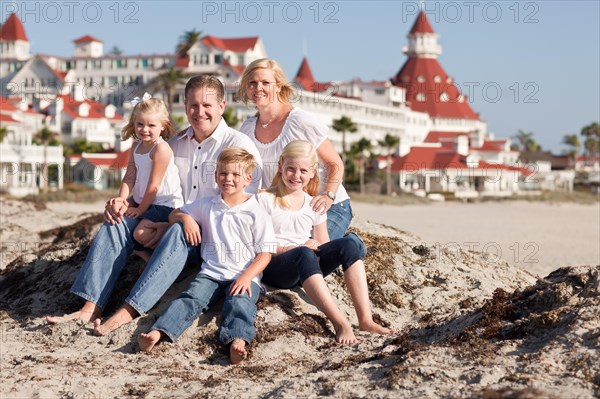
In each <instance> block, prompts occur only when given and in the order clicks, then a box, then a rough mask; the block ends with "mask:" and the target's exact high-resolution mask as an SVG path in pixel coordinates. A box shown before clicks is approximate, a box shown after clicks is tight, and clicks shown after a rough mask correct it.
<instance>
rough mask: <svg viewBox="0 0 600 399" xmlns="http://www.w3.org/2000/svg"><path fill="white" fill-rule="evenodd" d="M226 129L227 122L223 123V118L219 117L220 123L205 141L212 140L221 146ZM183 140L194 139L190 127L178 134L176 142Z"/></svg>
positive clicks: (192, 130)
mask: <svg viewBox="0 0 600 399" xmlns="http://www.w3.org/2000/svg"><path fill="white" fill-rule="evenodd" d="M228 127H229V126H227V122H225V119H223V117H221V121H220V122H219V124H218V125H217V128H216V129H215V131H214V132H213V133H212V134H211V135H210V136H209V137H208V138H207V140H208V139H210V138H212V139H214V140H215V141H216V142H217V143H219V144H221V143H222V142H223V139H224V138H225V131H226V130H227V128H228ZM183 138H187V139H188V140H191V139H193V138H194V129H193V128H192V127H191V126H188V128H187V129H186V130H184V131H182V132H181V133H180V134H179V136H178V137H177V140H181V139H183Z"/></svg>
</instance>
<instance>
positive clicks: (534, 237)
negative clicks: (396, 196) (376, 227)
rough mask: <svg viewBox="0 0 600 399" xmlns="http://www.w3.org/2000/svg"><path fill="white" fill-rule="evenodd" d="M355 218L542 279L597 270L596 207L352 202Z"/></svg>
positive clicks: (599, 235)
mask: <svg viewBox="0 0 600 399" xmlns="http://www.w3.org/2000/svg"><path fill="white" fill-rule="evenodd" d="M352 209H353V211H354V213H355V214H356V215H357V216H358V217H360V218H364V219H366V220H370V221H373V222H377V223H382V224H385V225H389V226H393V227H395V228H398V229H400V230H403V231H407V232H410V233H412V234H415V235H416V236H418V237H421V238H422V239H423V240H424V241H425V242H428V243H429V244H433V245H434V246H438V247H440V248H446V247H452V246H461V247H462V248H466V249H472V250H474V251H481V252H484V253H486V254H487V255H488V259H489V261H490V262H496V261H498V260H499V259H503V260H506V261H507V262H509V263H510V264H512V265H515V266H517V267H519V268H521V269H524V270H527V271H528V272H530V273H532V274H534V275H539V276H545V275H546V274H548V273H550V272H551V271H553V270H555V269H556V268H558V267H563V266H579V265H598V264H600V204H599V203H596V204H593V205H583V204H576V203H558V204H549V203H543V202H526V201H503V202H493V201H489V202H480V203H461V202H442V203H431V204H426V205H403V206H394V205H380V204H370V203H364V202H357V201H355V202H353V203H352Z"/></svg>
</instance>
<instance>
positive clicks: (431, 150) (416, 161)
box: [392, 147, 467, 171]
mask: <svg viewBox="0 0 600 399" xmlns="http://www.w3.org/2000/svg"><path fill="white" fill-rule="evenodd" d="M421 169H426V170H434V169H467V164H466V159H465V156H464V155H461V154H459V153H457V152H454V151H448V150H447V149H445V148H440V147H412V148H411V149H410V152H409V153H408V154H406V155H405V156H403V157H400V158H398V157H395V158H394V161H393V162H392V170H393V171H400V170H411V171H416V170H421Z"/></svg>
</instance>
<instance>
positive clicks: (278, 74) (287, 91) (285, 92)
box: [237, 58, 294, 104]
mask: <svg viewBox="0 0 600 399" xmlns="http://www.w3.org/2000/svg"><path fill="white" fill-rule="evenodd" d="M257 69H270V70H272V71H273V74H274V76H275V82H276V83H277V84H278V85H279V86H280V87H281V91H280V92H279V93H278V94H277V98H278V99H279V101H281V102H282V103H289V102H290V98H291V97H292V95H293V94H294V87H293V86H292V84H291V83H290V82H289V81H288V79H287V78H286V77H285V73H284V72H283V68H281V65H279V63H278V62H277V61H275V60H272V59H269V58H260V59H258V60H254V61H252V62H251V63H250V64H248V66H247V67H246V69H244V73H243V74H242V80H241V81H240V88H239V89H238V92H237V98H238V100H240V101H242V102H243V103H244V104H247V103H248V101H249V99H248V83H250V75H252V73H254V71H256V70H257Z"/></svg>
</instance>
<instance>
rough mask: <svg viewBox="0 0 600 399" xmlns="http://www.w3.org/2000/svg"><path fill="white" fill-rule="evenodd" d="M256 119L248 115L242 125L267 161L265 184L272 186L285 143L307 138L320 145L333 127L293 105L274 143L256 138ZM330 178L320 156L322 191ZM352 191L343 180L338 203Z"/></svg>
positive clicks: (320, 186) (264, 185)
mask: <svg viewBox="0 0 600 399" xmlns="http://www.w3.org/2000/svg"><path fill="white" fill-rule="evenodd" d="M256 120H257V117H256V116H253V117H251V118H249V119H247V120H246V121H245V122H244V123H243V124H242V127H241V128H240V131H241V132H243V133H245V134H247V135H248V136H249V137H250V138H251V139H252V141H253V142H254V144H256V147H257V148H258V152H260V156H261V158H262V161H263V174H262V186H263V188H269V186H270V185H271V182H272V181H273V177H275V174H276V173H277V163H278V161H279V157H280V156H281V152H282V151H283V147H285V146H286V145H287V144H288V143H289V142H291V141H294V140H306V141H308V142H309V143H311V144H312V145H313V146H314V147H315V148H318V147H319V146H320V145H321V144H322V143H323V141H325V140H326V139H327V131H328V130H329V127H327V125H325V124H324V123H323V122H321V121H320V120H319V119H318V118H317V117H316V116H315V115H314V114H312V113H309V112H306V111H304V110H303V109H300V108H293V109H292V110H291V111H290V114H289V115H288V117H287V119H286V120H285V124H284V125H283V129H282V130H281V133H279V136H277V137H276V138H275V140H273V141H271V142H270V143H266V144H265V143H261V142H260V141H258V139H257V138H256ZM326 181H327V169H326V168H325V166H324V165H323V163H322V160H321V159H319V193H322V192H323V191H324V187H325V182H326ZM348 198H349V197H348V193H347V192H346V189H345V188H344V186H343V185H342V184H341V183H340V185H339V187H338V190H337V192H336V193H335V201H334V203H336V204H337V203H338V202H341V201H344V200H346V199H348Z"/></svg>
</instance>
